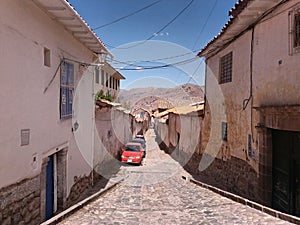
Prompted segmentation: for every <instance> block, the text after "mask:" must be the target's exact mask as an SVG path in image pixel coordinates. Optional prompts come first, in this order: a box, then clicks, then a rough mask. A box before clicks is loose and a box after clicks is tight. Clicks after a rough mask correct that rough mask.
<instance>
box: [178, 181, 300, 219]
mask: <svg viewBox="0 0 300 225" xmlns="http://www.w3.org/2000/svg"><path fill="white" fill-rule="evenodd" d="M182 179H184V180H186V181H187V182H191V183H193V184H196V185H198V186H200V187H202V188H205V189H208V190H211V191H213V192H215V193H217V194H219V195H221V196H223V197H226V198H229V199H231V200H233V201H235V202H238V203H241V204H243V205H246V206H249V207H251V208H254V209H256V210H259V211H261V212H264V213H267V214H269V215H271V216H274V217H277V218H279V219H282V220H285V221H288V222H290V223H295V224H300V218H299V217H296V216H292V215H289V214H286V213H283V212H280V211H277V210H275V209H272V208H269V207H267V206H264V205H261V204H259V203H257V202H254V201H251V200H249V199H246V198H243V197H241V196H239V195H235V194H233V193H230V192H227V191H224V190H222V189H219V188H216V187H214V186H211V185H208V184H205V183H202V182H200V181H197V180H195V179H193V178H192V177H186V176H182Z"/></svg>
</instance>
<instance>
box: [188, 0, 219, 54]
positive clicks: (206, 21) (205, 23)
mask: <svg viewBox="0 0 300 225" xmlns="http://www.w3.org/2000/svg"><path fill="white" fill-rule="evenodd" d="M217 3H218V0H216V1H215V3H214V5H213V7H212V8H211V10H210V12H209V14H208V17H207V18H206V20H205V22H204V24H203V26H202V28H201V30H200V32H199V35H198V37H197V39H196V41H195V43H194V45H193V47H192V49H194V48H195V47H196V45H197V43H198V41H199V39H200V37H201V35H202V33H203V31H204V29H205V27H206V25H207V23H208V21H209V19H210V17H211V15H212V13H213V11H214V10H215V8H216V6H217Z"/></svg>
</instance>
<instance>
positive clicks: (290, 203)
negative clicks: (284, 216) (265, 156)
mask: <svg viewBox="0 0 300 225" xmlns="http://www.w3.org/2000/svg"><path fill="white" fill-rule="evenodd" d="M272 146H273V147H272V148H273V169H272V178H273V182H272V187H273V188H272V206H273V208H275V209H277V210H279V211H282V212H285V213H288V214H292V215H296V216H300V132H292V131H283V130H272Z"/></svg>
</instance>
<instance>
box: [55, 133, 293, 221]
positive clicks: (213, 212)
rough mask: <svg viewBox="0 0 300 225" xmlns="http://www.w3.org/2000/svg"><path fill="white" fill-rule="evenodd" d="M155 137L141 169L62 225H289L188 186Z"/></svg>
mask: <svg viewBox="0 0 300 225" xmlns="http://www.w3.org/2000/svg"><path fill="white" fill-rule="evenodd" d="M155 138H156V136H155V133H154V131H153V130H149V131H148V132H147V134H146V141H147V156H146V158H145V159H144V162H143V165H142V166H134V165H126V164H124V165H122V167H121V168H120V171H119V172H118V174H117V176H123V177H124V178H125V179H124V181H123V182H122V183H120V184H118V185H117V186H116V187H115V188H112V189H111V190H110V191H108V192H106V193H105V194H103V195H102V196H100V197H99V198H98V199H96V200H95V201H93V202H91V203H89V204H88V205H86V206H84V207H83V208H82V209H80V210H78V211H77V212H75V213H74V214H73V215H71V216H69V217H68V218H66V219H65V220H63V221H62V222H61V223H60V224H61V225H71V224H72V225H74V224H81V225H84V224H85V225H87V224H214V225H216V224H230V225H232V224H289V223H288V222H286V221H283V220H280V219H278V218H275V217H272V216H270V215H268V214H264V213H262V212H260V211H257V210H255V209H253V208H250V207H248V206H245V205H242V204H239V203H237V202H234V201H232V200H229V199H227V198H225V197H222V196H220V195H218V194H216V193H214V192H211V191H209V190H207V189H204V188H201V187H199V186H197V185H195V184H192V183H190V182H187V181H185V180H184V179H182V176H186V175H188V174H187V173H186V171H184V170H183V169H182V168H181V167H180V165H179V164H178V163H177V162H176V161H174V160H173V159H172V158H171V157H170V156H169V155H167V154H165V153H164V152H163V151H161V150H160V149H159V147H158V145H157V143H156V142H155Z"/></svg>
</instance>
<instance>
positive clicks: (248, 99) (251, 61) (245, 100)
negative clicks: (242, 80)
mask: <svg viewBox="0 0 300 225" xmlns="http://www.w3.org/2000/svg"><path fill="white" fill-rule="evenodd" d="M254 28H255V27H254V26H253V27H252V34H251V50H250V89H249V93H250V94H249V97H248V98H247V99H244V101H243V110H245V109H246V108H247V106H248V104H249V102H250V101H251V100H252V97H253V96H252V89H253V87H252V86H253V48H254Z"/></svg>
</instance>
